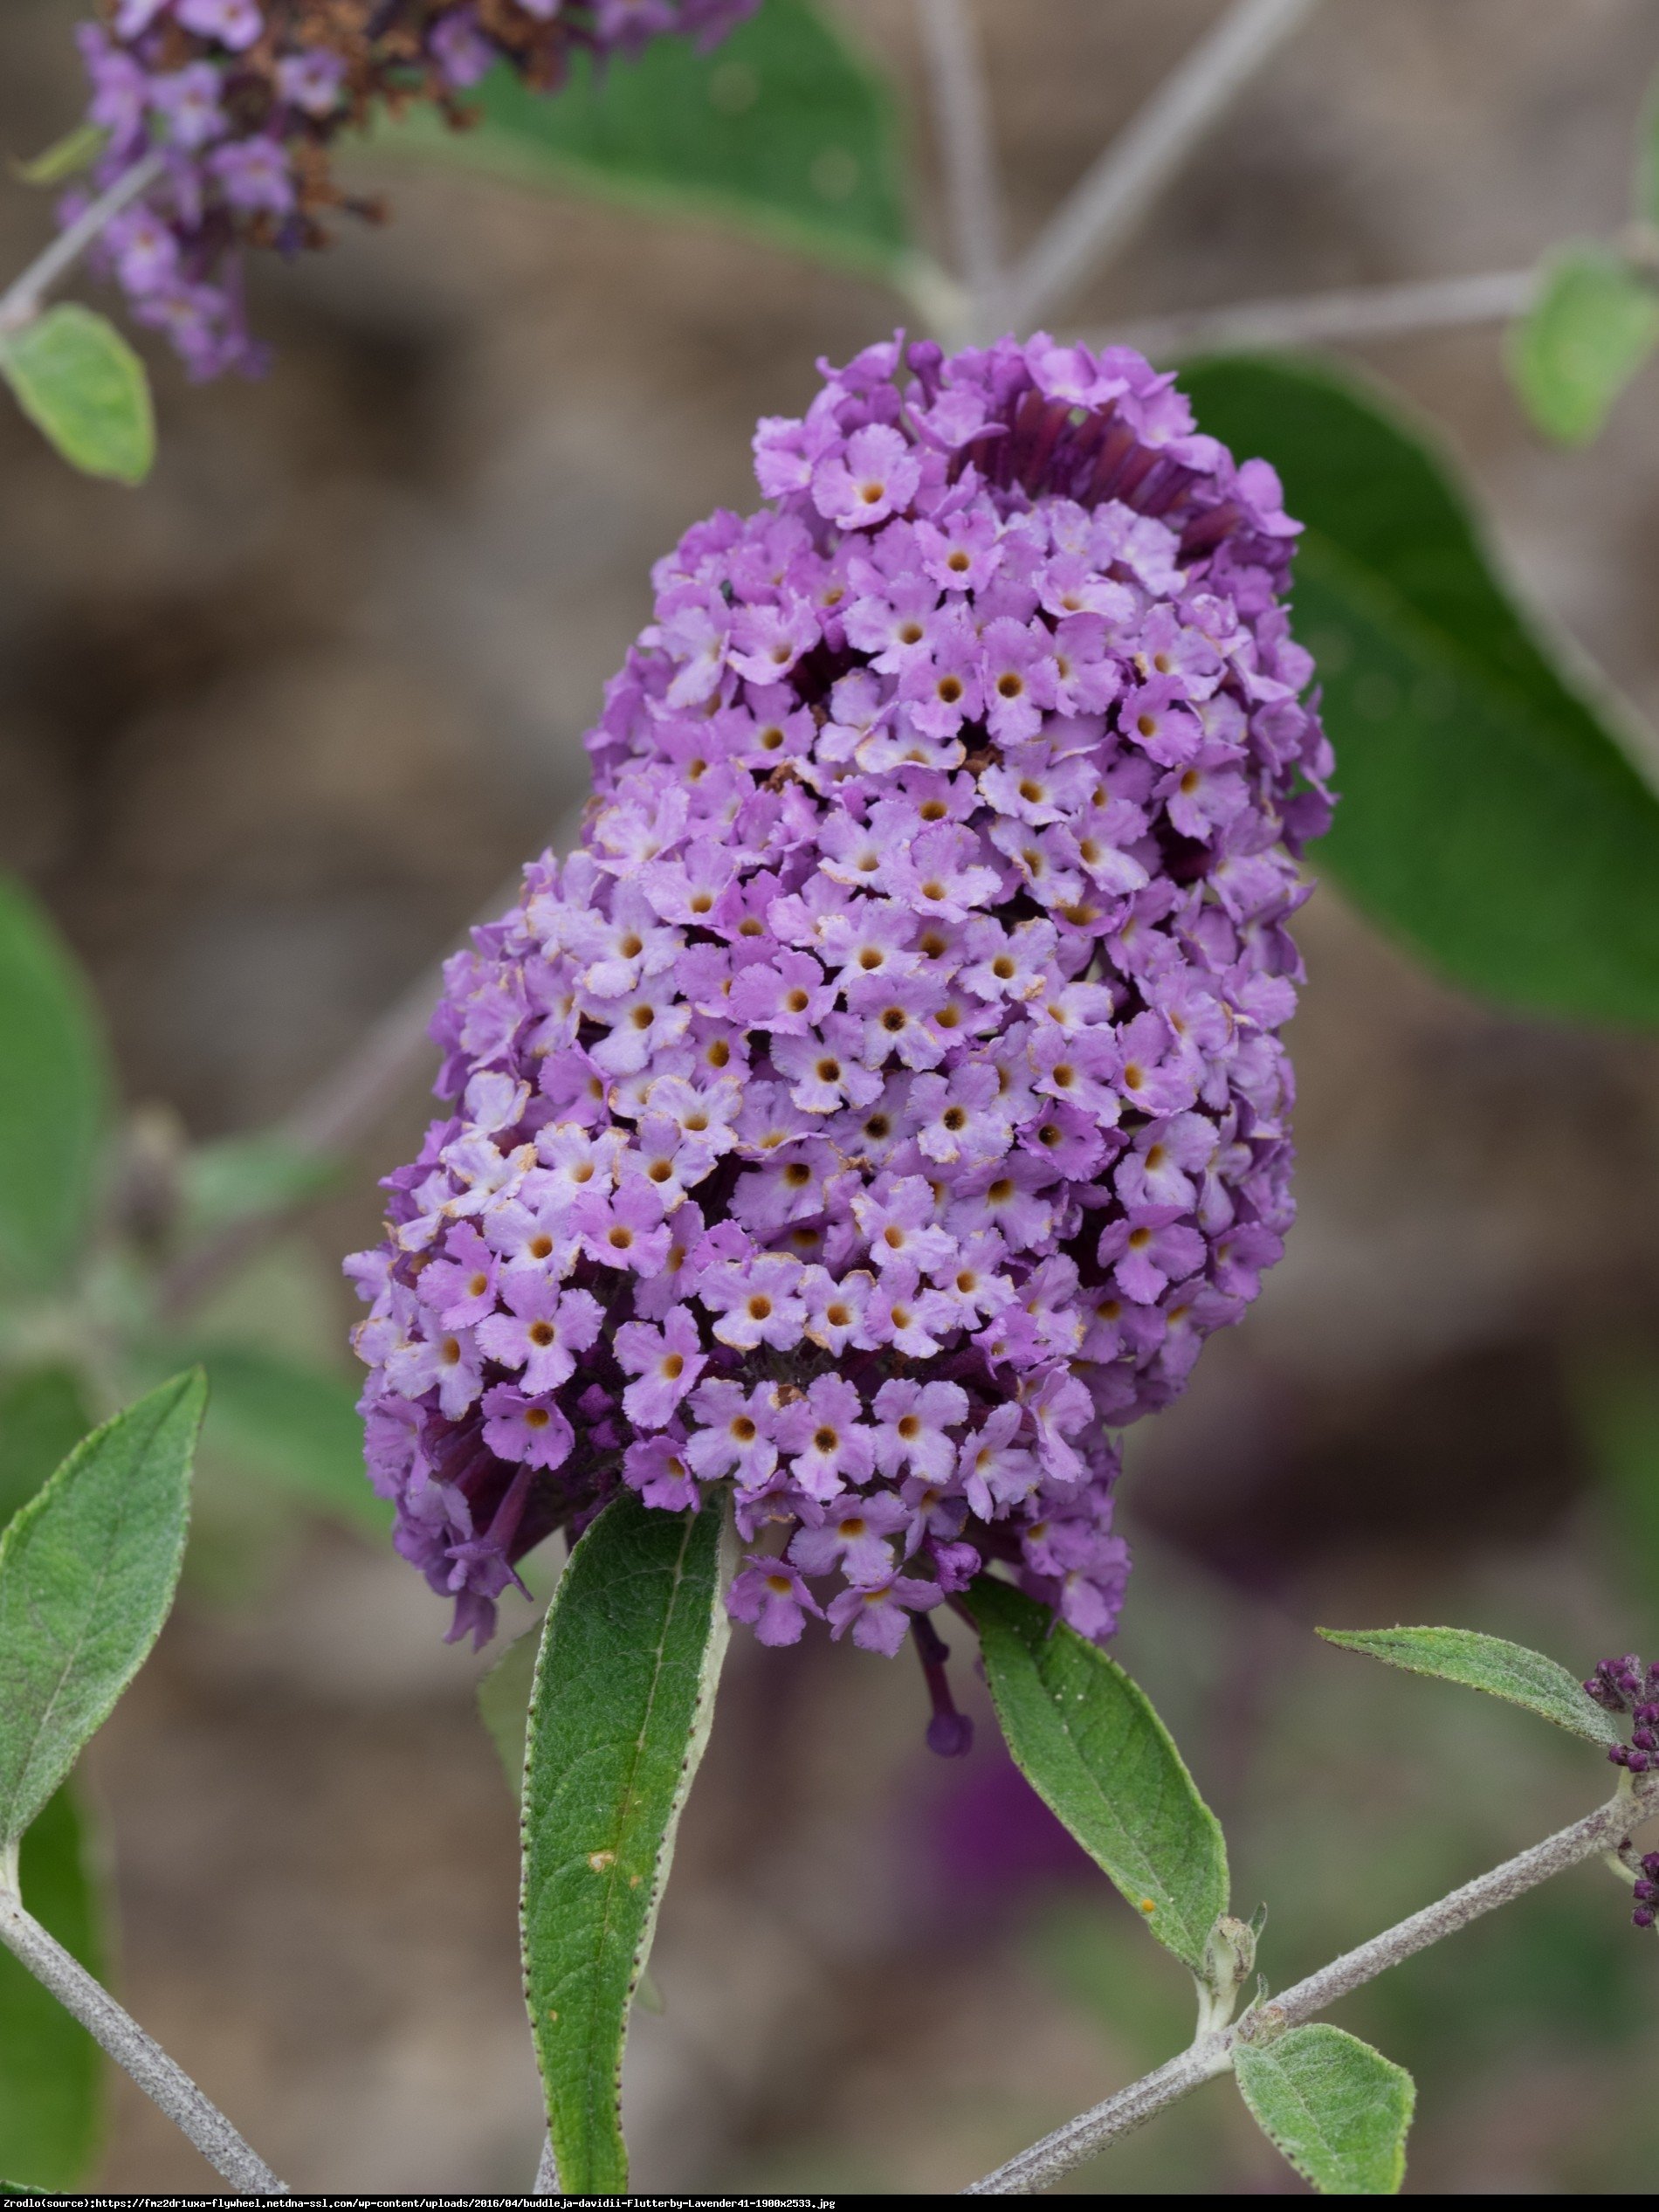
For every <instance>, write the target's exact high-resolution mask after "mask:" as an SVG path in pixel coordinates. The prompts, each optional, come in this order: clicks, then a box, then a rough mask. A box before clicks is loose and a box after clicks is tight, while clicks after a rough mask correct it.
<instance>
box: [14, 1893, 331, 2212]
mask: <svg viewBox="0 0 1659 2212" xmlns="http://www.w3.org/2000/svg"><path fill="white" fill-rule="evenodd" d="M0 1941H3V1942H4V1943H5V1945H6V1947H7V1948H8V1949H9V1950H10V1951H11V1952H12V1953H14V1954H15V1955H16V1956H17V1958H18V1959H19V1960H21V1961H22V1962H23V1964H24V1966H25V1967H28V1969H29V1971H30V1973H31V1974H33V1975H34V1977H35V1979H36V1980H37V1981H40V1982H43V1983H44V1984H45V1987H46V1988H48V1989H50V1990H51V1992H52V1995H53V1996H54V1997H56V1998H57V2000H58V2002H59V2004H61V2005H63V2006H64V2007H65V2009H67V2010H68V2011H70V2012H72V2013H73V2015H74V2016H75V2017H76V2019H77V2020H79V2022H80V2024H81V2026H82V2027H83V2028H85V2029H86V2031H87V2033H88V2034H89V2035H91V2036H93V2037H94V2039H95V2040H96V2041H97V2042H99V2043H101V2044H102V2045H103V2047H104V2049H105V2050H107V2052H108V2053H109V2055H110V2057H112V2058H113V2059H114V2061H115V2064H117V2065H118V2066H120V2067H123V2068H125V2070H126V2071H127V2073H129V2074H130V2075H131V2076H132V2078H133V2079H134V2081H135V2082H136V2083H137V2084H138V2085H139V2087H140V2088H141V2090H142V2091H144V2094H145V2095H146V2096H147V2097H148V2098H150V2099H151V2101H152V2102H153V2103H154V2104H155V2105H159V2106H160V2108H161V2110H162V2112H165V2113H166V2114H167V2117H168V2118H169V2119H170V2120H171V2121H172V2122H173V2124H174V2126H176V2127H177V2128H180V2129H181V2130H182V2132H183V2133H185V2134H186V2135H188V2136H189V2139H190V2140H191V2142H192V2143H194V2144H195V2146H196V2149H197V2150H198V2151H200V2152H201V2153H202V2155H203V2158H204V2159H206V2160H207V2161H208V2163H209V2165H210V2166H211V2167H214V2168H215V2169H216V2170H217V2172H218V2173H220V2174H224V2178H225V2180H226V2181H229V2182H231V2184H232V2185H233V2186H234V2187H235V2188H236V2190H237V2193H238V2195H243V2196H286V2195H288V2190H287V2188H286V2186H285V2185H284V2184H283V2183H282V2182H281V2181H279V2180H278V2179H277V2177H276V2175H275V2174H273V2173H272V2171H271V2168H270V2167H268V2166H267V2165H266V2164H265V2160H263V2159H262V2158H260V2157H259V2156H258V2153H257V2152H254V2151H252V2150H251V2149H250V2148H249V2147H248V2146H247V2144H245V2143H244V2141H243V2140H242V2138H241V2137H240V2136H239V2135H238V2134H237V2132H236V2130H235V2128H234V2127H232V2126H231V2123H230V2121H229V2120H228V2119H226V2118H225V2117H224V2113H223V2112H221V2111H220V2110H219V2108H218V2106H217V2105H216V2104H214V2103H213V2102H212V2100H211V2099H210V2098H207V2097H204V2096H203V2093H202V2091H200V2090H199V2089H198V2088H197V2087H196V2084H195V2083H194V2082H193V2081H192V2080H191V2079H190V2078H189V2075H188V2074H187V2073H185V2072H184V2071H182V2069H181V2068H180V2067H178V2066H176V2065H175V2064H174V2063H173V2061H172V2060H171V2059H170V2058H169V2057H168V2055H167V2053H166V2052H165V2051H164V2050H162V2047H161V2045H160V2044H159V2043H156V2042H155V2041H154V2040H153V2038H152V2037H150V2036H147V2035H146V2034H145V2032H144V2030H143V2029H141V2027H140V2026H139V2024H138V2022H137V2021H135V2020H134V2019H133V2018H132V2017H131V2016H130V2015H129V2014H127V2013H126V2012H123V2011H122V2009H121V2008H120V2005H118V2004H117V2003H116V2002H115V2000H114V1997H112V1996H111V1995H110V1994H109V1992H108V1990H107V1989H106V1988H103V1987H102V1985H101V1984H100V1983H99V1982H97V1981H93V1977H92V1975H91V1974H88V1973H87V1971H86V1967H83V1966H82V1965H81V1964H80V1962H79V1960H77V1959H72V1958H71V1956H70V1955H69V1954H68V1952H67V1951H65V1949H64V1947H63V1946H62V1945H61V1944H60V1943H59V1942H58V1941H56V1940H55V1939H54V1938H53V1937H52V1936H50V1935H48V1933H46V1931H45V1928H43V1927H42V1926H41V1925H40V1923H39V1921H38V1920H37V1919H34V1918H33V1917H32V1915H31V1914H30V1913H28V1912H25V1911H24V1907H23V1905H22V1903H21V1902H20V1901H19V1899H18V1898H16V1897H15V1896H13V1895H12V1894H11V1893H10V1892H9V1891H0Z"/></svg>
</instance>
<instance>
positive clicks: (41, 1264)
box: [0, 877, 110, 1292]
mask: <svg viewBox="0 0 1659 2212" xmlns="http://www.w3.org/2000/svg"><path fill="white" fill-rule="evenodd" d="M0 1040H3V1043H0V1271H4V1272H5V1273H7V1274H8V1275H10V1276H11V1277H13V1278H15V1280H16V1282H17V1285H18V1286H19V1287H20V1288H23V1289H25V1290H28V1291H31V1292H40V1291H43V1290H49V1289H51V1288H52V1286H53V1285H55V1284H56V1283H58V1282H59V1280H60V1279H61V1278H62V1277H63V1276H64V1274H65V1272H66V1271H67V1270H68V1268H69V1267H70V1265H71V1264H72V1262H73V1261H74V1260H75V1259H76V1258H79V1254H80V1250H81V1245H82V1242H83V1239H84V1237H85V1235H86V1222H87V1216H88V1214H89V1212H90V1209H91V1201H92V1196H93V1179H94V1173H95V1169H96V1165H97V1160H98V1151H99V1145H100V1140H101V1137H102V1134H103V1128H104V1117H105V1111H106V1104H107V1098H108V1094H109V1087H110V1085H109V1073H108V1067H107V1058H106V1053H105V1046H104V1039H103V1033H102V1030H101V1029H100V1025H99V1021H98V1016H97V1011H96V1010H95V1008H94V1006H93V1001H92V996H91V993H90V992H89V991H88V990H87V989H86V982H85V981H84V979H83V978H82V975H81V973H80V969H79V967H78V966H77V965H76V962H75V960H74V956H73V954H72V953H71V952H70V950H69V948H68V947H67V946H66V945H65V943H64V942H63V941H62V939H61V938H60V937H59V935H58V933H57V931H56V930H55V929H54V928H53V927H52V924H51V922H50V921H49V920H47V919H46V917H45V914H44V913H42V912H41V911H40V909H39V907H38V906H36V905H35V903H34V901H33V900H32V899H31V898H30V897H29V896H28V894H27V893H26V892H24V891H23V890H22V889H21V887H20V886H19V885H17V884H15V883H12V882H10V881H9V880H8V879H5V878H4V877H0Z"/></svg>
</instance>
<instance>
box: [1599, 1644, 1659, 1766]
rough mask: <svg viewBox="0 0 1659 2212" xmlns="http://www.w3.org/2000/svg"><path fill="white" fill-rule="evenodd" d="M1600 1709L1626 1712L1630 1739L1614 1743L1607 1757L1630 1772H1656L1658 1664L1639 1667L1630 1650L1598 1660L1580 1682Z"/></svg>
mask: <svg viewBox="0 0 1659 2212" xmlns="http://www.w3.org/2000/svg"><path fill="white" fill-rule="evenodd" d="M1584 1687H1585V1691H1586V1693H1587V1695H1588V1696H1590V1697H1592V1698H1594V1699H1595V1701H1596V1703H1597V1705H1599V1706H1600V1707H1601V1709H1602V1711H1603V1712H1614V1713H1628V1714H1629V1715H1630V1718H1631V1721H1632V1726H1631V1730H1630V1740H1629V1742H1628V1744H1614V1745H1613V1746H1612V1747H1611V1748H1610V1749H1609V1751H1608V1753H1607V1757H1608V1758H1609V1759H1610V1760H1611V1761H1613V1763H1614V1766H1615V1767H1623V1768H1627V1769H1628V1771H1629V1772H1630V1773H1631V1774H1649V1773H1653V1772H1659V1733H1656V1731H1659V1665H1655V1666H1649V1667H1643V1665H1642V1662H1641V1660H1640V1659H1639V1658H1638V1657H1636V1655H1635V1652H1634V1651H1627V1652H1626V1653H1625V1654H1624V1656H1623V1657H1622V1658H1617V1659H1602V1660H1600V1661H1599V1662H1598V1663H1597V1665H1596V1670H1595V1672H1594V1674H1593V1675H1592V1676H1591V1677H1590V1678H1589V1680H1588V1681H1587V1683H1586V1684H1585V1685H1584Z"/></svg>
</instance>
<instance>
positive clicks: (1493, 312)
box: [1093, 269, 1538, 361]
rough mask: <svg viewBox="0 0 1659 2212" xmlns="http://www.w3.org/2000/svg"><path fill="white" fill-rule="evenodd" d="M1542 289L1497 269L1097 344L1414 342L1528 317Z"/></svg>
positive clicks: (1356, 291)
mask: <svg viewBox="0 0 1659 2212" xmlns="http://www.w3.org/2000/svg"><path fill="white" fill-rule="evenodd" d="M1537 290H1538V272H1537V270H1536V269H1490V270H1487V271H1484V272H1483V273H1482V274H1480V275H1478V276H1472V277H1431V278H1428V279H1426V280H1424V281H1422V282H1419V283H1415V284H1373V285H1360V286H1354V287H1353V288H1352V289H1350V290H1347V291H1342V292H1316V293H1310V294H1309V295H1308V297H1307V298H1305V299H1302V300H1249V301H1246V302H1244V303H1243V304H1241V305H1240V306H1238V307H1209V308H1199V309H1197V310H1195V311H1194V313H1193V314H1180V315H1160V316H1159V317H1158V318H1157V320H1155V321H1148V322H1137V323H1129V324H1127V325H1122V326H1119V327H1117V328H1115V329H1112V330H1110V331H1107V332H1106V333H1105V334H1103V335H1101V336H1099V337H1097V338H1096V339H1095V340H1094V341H1093V342H1094V343H1095V344H1097V345H1117V346H1132V347H1133V348H1135V350H1136V351H1137V352H1138V353H1143V354H1146V355H1147V356H1148V357H1149V358H1150V359H1151V360H1153V361H1171V360H1174V359H1175V358H1177V357H1178V356H1179V355H1182V354H1201V353H1215V352H1222V351H1224V350H1226V349H1227V348H1231V347H1248V346H1311V345H1318V344H1319V343H1321V342H1322V341H1332V340H1342V339H1364V338H1407V337H1412V336H1414V335H1415V334H1416V333H1418V332H1419V331H1424V330H1456V329H1459V328H1462V327H1466V326H1467V325H1469V324H1470V323H1482V322H1508V321H1509V320H1511V318H1512V317H1513V316H1516V315H1520V314H1525V312H1526V310H1527V308H1528V307H1531V305H1532V299H1533V296H1534V294H1535V293H1536V292H1537Z"/></svg>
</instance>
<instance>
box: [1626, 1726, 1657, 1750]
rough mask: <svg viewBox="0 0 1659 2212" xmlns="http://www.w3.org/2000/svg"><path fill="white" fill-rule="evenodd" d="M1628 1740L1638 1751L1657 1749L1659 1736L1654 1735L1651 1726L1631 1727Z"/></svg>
mask: <svg viewBox="0 0 1659 2212" xmlns="http://www.w3.org/2000/svg"><path fill="white" fill-rule="evenodd" d="M1630 1740H1631V1742H1632V1743H1633V1744H1635V1747H1636V1748H1637V1750H1638V1751H1659V1736H1656V1735H1655V1734H1654V1733H1653V1730H1652V1729H1651V1728H1634V1729H1632V1731H1631V1733H1630Z"/></svg>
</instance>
